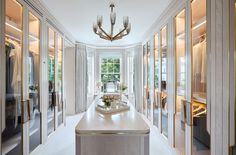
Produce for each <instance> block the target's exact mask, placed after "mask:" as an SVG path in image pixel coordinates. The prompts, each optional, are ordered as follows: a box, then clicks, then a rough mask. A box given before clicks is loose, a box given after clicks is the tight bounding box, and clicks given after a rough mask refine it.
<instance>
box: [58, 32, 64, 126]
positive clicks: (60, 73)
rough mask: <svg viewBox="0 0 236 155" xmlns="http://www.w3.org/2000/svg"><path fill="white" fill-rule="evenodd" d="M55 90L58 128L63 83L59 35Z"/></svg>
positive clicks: (61, 48)
mask: <svg viewBox="0 0 236 155" xmlns="http://www.w3.org/2000/svg"><path fill="white" fill-rule="evenodd" d="M57 46H58V48H57V50H58V52H57V90H58V96H57V102H58V113H57V115H58V126H59V125H61V124H62V122H63V114H62V110H63V87H62V86H63V83H62V73H63V70H62V66H63V63H62V62H63V54H62V52H63V40H62V37H61V36H60V35H59V36H58V38H57Z"/></svg>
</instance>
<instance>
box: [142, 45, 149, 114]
mask: <svg viewBox="0 0 236 155" xmlns="http://www.w3.org/2000/svg"><path fill="white" fill-rule="evenodd" d="M147 95H148V92H147V46H146V45H143V114H144V115H146V114H147Z"/></svg>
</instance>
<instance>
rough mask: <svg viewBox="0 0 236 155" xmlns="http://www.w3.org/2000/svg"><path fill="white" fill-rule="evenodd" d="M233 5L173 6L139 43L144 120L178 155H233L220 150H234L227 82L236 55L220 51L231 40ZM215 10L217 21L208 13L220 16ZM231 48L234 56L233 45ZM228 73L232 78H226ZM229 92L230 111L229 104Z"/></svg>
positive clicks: (199, 2) (199, 0)
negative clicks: (141, 55)
mask: <svg viewBox="0 0 236 155" xmlns="http://www.w3.org/2000/svg"><path fill="white" fill-rule="evenodd" d="M230 3H231V5H230ZM234 4H235V1H234V0H233V1H231V0H227V2H225V1H224V2H223V0H222V1H221V0H218V1H217V2H213V1H211V0H209V1H207V0H187V1H184V0H183V1H178V2H172V3H170V5H169V6H168V7H167V8H166V10H165V11H164V12H163V14H162V15H161V16H160V17H159V18H158V20H157V21H156V23H154V24H153V26H152V27H151V30H150V32H151V34H149V36H147V38H146V40H145V41H144V43H143V90H144V91H143V98H144V102H143V108H142V109H143V114H144V115H146V116H147V118H150V116H151V118H150V119H149V120H151V121H152V123H153V124H154V126H156V128H157V131H158V132H160V133H161V135H162V136H163V139H164V140H166V142H167V143H169V145H170V146H172V147H174V148H175V150H176V152H177V153H178V154H181V155H191V154H192V155H203V154H204V155H210V154H211V155H215V154H224V155H225V154H229V153H230V151H231V149H224V148H223V147H222V146H223V145H225V146H228V148H230V146H233V145H235V138H234V137H235V123H232V122H235V108H234V107H235V97H234V94H235V84H234V83H232V82H229V81H230V79H229V78H227V77H229V76H230V74H232V75H231V78H232V80H235V74H234V73H235V70H233V69H232V68H235V54H234V55H232V56H231V57H227V53H226V52H225V53H224V52H223V51H222V50H223V49H226V48H228V49H229V46H228V45H229V44H227V41H229V40H232V38H233V37H231V38H229V36H230V35H229V34H231V35H235V32H234V33H229V29H228V28H229V27H227V25H228V26H229V24H230V21H234V20H232V18H235V17H234V16H233V15H234V14H235V12H234V11H235V10H234V9H235V8H233V7H232V6H235V5H234ZM217 6H218V7H217ZM219 6H220V7H222V10H223V11H222V12H220V11H219V12H220V13H221V14H220V13H219V12H218V15H219V17H218V16H217V15H215V14H214V13H213V12H211V10H214V9H216V10H217V9H219V10H220V8H219ZM229 6H231V12H230V11H229ZM227 9H228V10H227ZM232 9H233V11H232ZM232 14H233V15H232ZM220 15H221V16H220ZM230 16H231V17H230ZM220 17H225V18H220ZM219 19H220V20H219ZM222 19H224V20H225V21H221V20H222ZM227 19H230V20H227ZM219 22H222V23H223V24H222V25H219ZM224 24H226V25H225V26H223V25H224ZM233 24H234V23H233ZM214 26H215V27H214ZM220 26H222V27H220ZM216 27H219V28H218V29H217V28H216ZM231 27H233V26H232V23H231ZM234 28H235V27H233V28H231V29H232V30H233V31H235V29H234ZM213 30H215V31H213ZM221 32H222V33H221ZM223 32H224V33H223ZM221 35H223V36H221ZM224 35H225V36H224ZM216 41H217V42H218V43H217V44H216ZM220 43H222V46H220ZM228 43H229V42H228ZM232 44H233V46H232V47H233V50H232V51H235V42H233V43H232ZM148 46H151V48H150V49H151V52H148V50H147V49H148ZM217 46H218V48H217ZM214 49H215V50H214ZM217 50H218V51H217ZM224 51H229V50H224ZM148 53H150V54H151V55H148ZM228 54H229V53H228ZM220 55H222V56H220ZM230 58H231V59H232V60H231V61H230ZM152 59H153V60H154V61H153V62H152V61H149V60H152ZM229 62H230V63H232V64H230V63H229ZM148 66H151V67H150V68H149V67H148ZM232 66H234V67H232ZM216 67H217V68H216ZM229 68H230V69H232V72H231V73H230V74H229V72H226V71H227V70H229ZM149 69H150V70H152V71H151V72H150V71H148V70H149ZM149 72H150V73H153V74H151V75H150V74H149ZM150 76H151V77H153V78H150ZM221 76H222V77H223V78H218V77H221ZM233 77H234V78H233ZM148 80H151V81H150V82H149V81H148ZM232 80H231V81H232ZM227 82H228V83H227ZM230 87H232V88H231V90H232V91H230ZM150 92H153V93H150ZM229 92H230V93H231V102H232V103H231V105H233V107H232V106H231V105H230V104H229V103H230V102H227V101H229V94H230V93H229ZM227 94H228V95H227ZM150 95H153V96H150ZM221 95H222V96H221ZM152 98H153V99H152ZM223 98H224V99H223ZM148 99H151V100H150V103H148ZM227 99H228V100H227ZM220 101H221V102H220ZM149 104H150V105H149ZM149 107H152V108H151V111H152V115H150V114H149V113H148V109H149ZM229 109H231V110H229ZM217 113H218V114H217ZM215 118H216V119H215ZM217 118H218V120H217ZM221 129H222V130H221ZM216 135H217V136H216ZM226 135H227V136H226ZM212 136H213V137H212ZM216 137H217V138H216ZM232 137H233V138H232ZM227 140H228V141H227ZM220 143H222V144H221V145H220ZM221 147H222V148H221ZM217 149H218V151H216V150H217ZM220 149H221V150H220ZM225 150H226V151H225ZM226 152H227V153H226ZM231 152H232V151H231Z"/></svg>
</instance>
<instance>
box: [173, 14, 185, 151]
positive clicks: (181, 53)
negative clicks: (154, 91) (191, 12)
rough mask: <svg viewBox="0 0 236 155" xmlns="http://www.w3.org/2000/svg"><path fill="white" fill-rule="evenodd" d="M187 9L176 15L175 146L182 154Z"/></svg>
mask: <svg viewBox="0 0 236 155" xmlns="http://www.w3.org/2000/svg"><path fill="white" fill-rule="evenodd" d="M185 25H186V24H185V10H182V11H181V12H180V13H179V14H178V15H177V16H176V17H175V82H176V88H175V91H176V92H175V94H176V96H175V147H176V148H177V150H178V151H179V153H180V154H181V155H184V150H185V116H184V115H185V108H184V107H185V106H184V103H185V99H186V92H185V90H186V56H185V55H186V54H185V43H186V37H185Z"/></svg>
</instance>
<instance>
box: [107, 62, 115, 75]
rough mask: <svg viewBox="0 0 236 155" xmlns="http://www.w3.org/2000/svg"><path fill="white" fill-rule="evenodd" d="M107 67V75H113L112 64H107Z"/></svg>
mask: <svg viewBox="0 0 236 155" xmlns="http://www.w3.org/2000/svg"><path fill="white" fill-rule="evenodd" d="M107 66H108V72H109V73H113V72H114V71H113V64H111V63H108V64H107Z"/></svg>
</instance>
